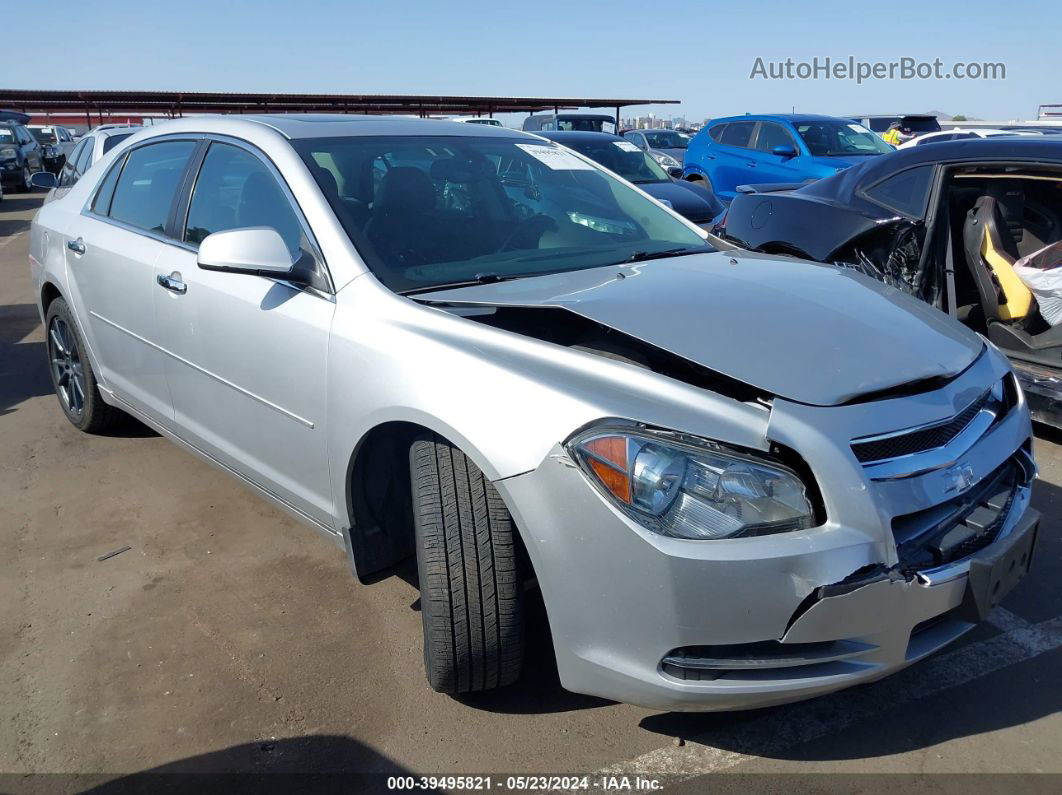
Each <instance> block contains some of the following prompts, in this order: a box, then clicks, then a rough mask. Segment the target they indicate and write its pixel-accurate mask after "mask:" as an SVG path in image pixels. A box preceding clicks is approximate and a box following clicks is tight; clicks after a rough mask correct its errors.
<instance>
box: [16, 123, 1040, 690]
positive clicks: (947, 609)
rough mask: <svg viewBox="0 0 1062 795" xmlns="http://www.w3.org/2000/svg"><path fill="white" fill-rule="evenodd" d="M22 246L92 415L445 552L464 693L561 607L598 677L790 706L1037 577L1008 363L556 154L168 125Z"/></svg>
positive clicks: (377, 554)
mask: <svg viewBox="0 0 1062 795" xmlns="http://www.w3.org/2000/svg"><path fill="white" fill-rule="evenodd" d="M30 252H31V268H32V271H33V276H34V281H35V285H36V288H37V295H38V299H39V308H40V312H41V317H42V318H43V319H44V321H45V324H46V327H47V339H48V353H49V366H50V368H51V372H52V376H53V380H54V383H55V388H56V393H57V396H58V398H59V404H60V407H61V408H62V411H63V412H64V413H65V415H66V417H67V418H68V419H69V420H70V421H71V422H72V423H73V424H74V425H75V426H76V427H78V428H80V429H82V430H85V431H90V432H91V431H99V430H101V429H103V428H105V427H106V426H107V425H109V424H111V423H113V422H114V421H116V419H117V418H118V417H119V416H120V414H121V413H122V412H125V413H128V414H132V415H134V416H136V417H138V418H140V419H141V420H142V421H144V422H146V423H147V424H149V425H151V426H152V427H154V428H156V429H157V430H159V431H160V432H161V433H163V434H165V435H167V436H169V437H170V438H172V439H173V440H175V441H176V442H177V443H179V444H180V445H182V446H184V447H185V448H187V449H189V450H191V451H193V452H195V453H196V454H198V455H200V456H202V457H204V458H205V459H207V460H208V461H210V462H212V463H214V464H215V465H217V466H218V467H220V468H222V469H223V470H225V471H228V472H230V473H232V474H233V475H235V476H236V477H237V478H239V479H240V480H241V481H243V482H244V483H246V484H247V485H249V486H250V487H252V488H253V489H255V490H256V491H258V492H259V493H260V494H262V495H263V496H264V497H267V498H269V499H271V500H273V501H274V502H276V503H277V504H279V505H281V506H283V507H284V508H286V509H287V510H289V511H290V512H291V513H293V514H294V515H295V516H297V517H299V518H300V519H302V520H303V521H304V522H305V523H307V524H309V525H310V526H312V527H314V528H316V529H318V530H320V531H321V532H322V533H324V534H325V535H326V536H328V537H329V538H331V539H333V540H334V541H335V542H336V543H337V544H338V545H341V546H342V547H344V548H345V550H346V553H347V555H348V558H349V561H350V564H351V566H352V568H353V571H354V573H355V575H356V576H357V577H358V578H359V579H361V580H362V581H369V580H373V579H376V578H379V577H381V576H384V575H386V574H388V573H389V572H391V571H393V570H394V567H395V566H396V565H397V564H399V563H401V562H402V561H403V560H405V559H407V558H410V557H413V556H415V558H416V560H417V568H418V573H419V585H420V590H421V608H422V616H423V624H424V657H425V667H426V671H427V677H428V680H429V682H430V684H431V686H432V687H434V688H435V689H436V690H439V691H443V692H448V693H468V692H473V691H480V690H485V689H490V688H494V687H498V686H501V685H506V684H510V683H512V682H514V681H516V680H517V679H518V678H519V676H520V673H521V667H522V664H523V659H524V649H525V644H526V643H527V642H534V639H532V638H525V634H524V622H525V613H526V607H525V604H526V600H527V599H528V598H529V595H533V593H534V589H537V590H538V591H540V592H541V597H542V599H543V601H544V604H545V608H546V612H547V614H548V619H549V627H550V632H551V636H552V643H553V647H554V650H555V653H556V659H557V667H558V671H559V674H560V679H561V682H562V684H563V685H564V686H565V687H566V688H568V689H570V690H573V691H576V692H580V693H589V694H594V695H598V696H602V697H605V698H610V699H616V700H621V701H627V702H632V703H635V704H640V705H645V706H648V707H657V708H667V709H708V710H713V709H714V710H725V709H742V708H746V707H757V706H765V705H769V704H779V703H783V702H788V701H795V700H798V699H802V698H808V697H811V696H815V695H818V694H822V693H827V692H830V691H834V690H838V689H840V688H844V687H848V686H851V685H854V684H857V683H861V682H868V681H872V680H875V679H878V678H880V677H883V676H885V675H887V674H890V673H892V672H894V671H897V670H899V669H901V668H903V667H904V666H907V665H909V664H911V663H913V662H915V661H917V660H919V659H920V658H922V657H924V656H926V655H927V654H930V653H931V652H933V651H935V650H937V649H939V648H941V647H942V646H944V645H946V644H947V643H949V642H951V641H953V640H955V639H956V638H958V637H959V636H961V635H962V634H963V633H965V632H966V631H967V630H969V629H971V628H972V627H973V626H974V625H975V624H976V623H977V622H978V621H980V620H981V619H982V618H984V617H985V615H986V613H987V612H988V611H989V610H991V609H992V607H993V606H994V605H995V604H996V603H998V602H999V600H1000V599H1002V598H1003V597H1004V596H1005V595H1006V593H1007V592H1008V591H1009V590H1010V589H1011V588H1012V587H1013V586H1014V584H1015V583H1016V582H1017V581H1018V580H1020V578H1021V577H1022V576H1023V575H1024V574H1025V572H1026V571H1027V570H1028V567H1029V564H1030V560H1031V556H1032V553H1033V549H1034V545H1035V538H1036V531H1037V523H1038V515H1037V514H1036V512H1035V511H1033V510H1032V509H1031V508H1030V507H1029V495H1030V487H1031V484H1032V481H1033V479H1034V477H1035V474H1036V468H1035V464H1034V463H1033V459H1032V455H1031V452H1032V451H1031V425H1030V419H1029V412H1028V408H1027V406H1026V403H1025V399H1024V397H1023V394H1022V391H1021V388H1020V387H1019V385H1018V383H1017V382H1016V380H1015V378H1014V376H1013V374H1012V371H1011V368H1010V365H1009V364H1008V362H1007V359H1006V358H1005V357H1004V356H1002V355H1001V354H1000V353H999V352H998V351H997V350H996V349H995V347H993V346H992V345H990V344H986V343H985V342H984V341H983V339H982V338H981V337H979V336H978V335H977V334H975V333H973V332H972V331H970V330H969V329H966V328H964V327H963V326H962V325H961V324H959V323H956V322H955V321H953V320H952V319H950V318H948V317H946V316H945V315H944V314H942V313H940V312H938V311H936V310H934V309H932V308H931V307H929V306H928V305H926V304H925V303H923V302H921V301H918V300H916V299H915V298H912V297H911V296H908V295H905V294H903V293H902V292H901V291H898V290H895V289H893V288H891V287H888V286H886V285H884V284H881V283H879V282H877V281H874V280H873V279H870V278H867V277H866V276H864V275H862V274H859V273H856V272H853V271H851V270H845V269H839V268H835V267H832V266H828V265H820V264H813V263H794V262H793V261H791V260H786V259H783V258H778V257H772V256H767V255H763V254H755V253H746V252H740V253H733V254H731V253H728V252H720V251H715V250H713V249H712V248H711V247H710V246H709V245H708V244H707V243H706V240H705V236H704V233H703V232H701V231H700V230H698V229H697V228H696V227H695V226H693V225H691V224H690V223H688V222H687V221H685V220H684V219H682V218H681V217H679V216H678V215H676V214H675V213H673V212H672V211H671V210H669V209H668V208H666V207H664V206H663V205H661V204H659V203H657V202H655V201H654V200H653V199H651V198H649V197H648V196H646V195H645V194H643V193H641V192H640V191H638V190H637V189H636V188H634V187H633V186H632V185H630V184H629V183H627V182H625V181H624V180H622V179H620V178H618V177H616V176H615V175H614V174H611V173H610V172H607V171H604V170H602V169H601V168H600V167H598V166H596V165H595V164H594V163H592V162H591V161H589V160H588V159H586V158H583V157H582V156H580V155H578V154H576V153H574V152H571V151H570V150H567V149H563V148H561V147H557V146H556V145H554V144H552V143H550V142H548V141H544V140H543V139H541V138H537V137H534V136H530V135H526V134H523V133H518V132H514V131H512V130H506V129H501V128H495V127H486V126H482V127H481V126H476V125H463V124H447V123H444V122H438V121H417V120H402V119H383V118H372V117H364V118H351V117H346V116H342V117H314V116H309V117H298V116H275V117H270V116H262V117H239V118H237V117H224V118H211V117H199V118H190V119H183V120H179V121H174V122H171V123H167V124H164V125H159V126H158V127H153V128H150V129H148V130H144V131H142V132H139V133H137V134H136V136H134V137H133V138H132V139H130V141H129V142H128V144H127V145H126V146H125V147H123V148H121V149H120V150H119V151H116V152H113V153H111V154H109V155H108V156H106V157H105V158H104V159H103V160H102V161H100V162H99V163H98V164H96V165H95V166H93V168H92V169H90V170H89V172H88V173H87V174H86V175H85V176H84V178H82V179H81V180H79V181H78V183H77V184H76V185H75V186H73V187H72V188H71V189H70V190H69V192H67V193H66V194H65V195H64V196H62V197H60V198H58V199H56V200H55V201H53V202H51V203H49V204H47V205H46V206H45V207H43V208H42V210H41V211H40V212H39V213H38V215H37V217H36V219H35V220H34V223H33V227H32V232H31V244H30ZM160 488H164V486H160ZM352 629H354V630H355V631H356V628H352Z"/></svg>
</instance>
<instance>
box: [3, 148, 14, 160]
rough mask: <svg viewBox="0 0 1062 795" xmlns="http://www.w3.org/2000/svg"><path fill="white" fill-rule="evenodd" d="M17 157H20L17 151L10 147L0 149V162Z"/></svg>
mask: <svg viewBox="0 0 1062 795" xmlns="http://www.w3.org/2000/svg"><path fill="white" fill-rule="evenodd" d="M16 157H18V150H17V149H14V148H12V147H10V146H5V147H4V148H3V149H0V160H11V159H13V158H16Z"/></svg>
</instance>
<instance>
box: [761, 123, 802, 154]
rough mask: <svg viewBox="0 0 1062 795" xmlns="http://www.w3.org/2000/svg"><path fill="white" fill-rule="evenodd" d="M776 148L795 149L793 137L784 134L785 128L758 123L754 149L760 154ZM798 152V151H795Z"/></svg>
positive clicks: (773, 124) (778, 125)
mask: <svg viewBox="0 0 1062 795" xmlns="http://www.w3.org/2000/svg"><path fill="white" fill-rule="evenodd" d="M776 146H791V147H793V148H794V149H796V148H797V146H796V144H795V143H794V142H793V136H791V135H790V134H789V133H788V132H786V129H785V127H783V126H782V125H781V124H775V123H774V122H769V121H764V122H760V133H759V135H757V136H756V149H758V150H759V151H761V152H770V151H771V150H772V149H774V148H775V147H776ZM797 151H798V152H799V151H800V150H799V149H797Z"/></svg>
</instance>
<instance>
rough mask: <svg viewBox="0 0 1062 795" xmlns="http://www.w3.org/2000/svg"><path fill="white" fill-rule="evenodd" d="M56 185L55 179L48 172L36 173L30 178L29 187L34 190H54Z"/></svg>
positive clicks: (53, 175)
mask: <svg viewBox="0 0 1062 795" xmlns="http://www.w3.org/2000/svg"><path fill="white" fill-rule="evenodd" d="M57 184H59V183H58V180H56V178H55V174H52V173H51V172H50V171H38V172H37V173H36V174H33V175H32V176H31V177H30V185H32V186H33V187H35V188H45V189H50V188H54V187H55V186H56V185H57Z"/></svg>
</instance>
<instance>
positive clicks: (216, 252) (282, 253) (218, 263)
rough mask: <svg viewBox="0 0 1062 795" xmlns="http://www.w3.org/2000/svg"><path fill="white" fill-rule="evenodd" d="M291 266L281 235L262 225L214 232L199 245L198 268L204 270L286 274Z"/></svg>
mask: <svg viewBox="0 0 1062 795" xmlns="http://www.w3.org/2000/svg"><path fill="white" fill-rule="evenodd" d="M294 265H295V260H293V259H292V257H291V252H290V251H288V247H287V245H286V244H285V243H284V240H283V238H281V236H280V235H278V234H277V232H276V230H275V229H271V228H269V227H265V226H255V227H249V228H247V229H230V230H228V231H226V232H215V233H214V234H212V235H207V236H206V238H205V239H204V240H203V242H202V243H200V244H199V267H200V268H203V269H204V270H208V271H228V272H230V273H247V274H251V275H254V276H287V275H289V274H290V273H291V270H292V268H293V267H294Z"/></svg>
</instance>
